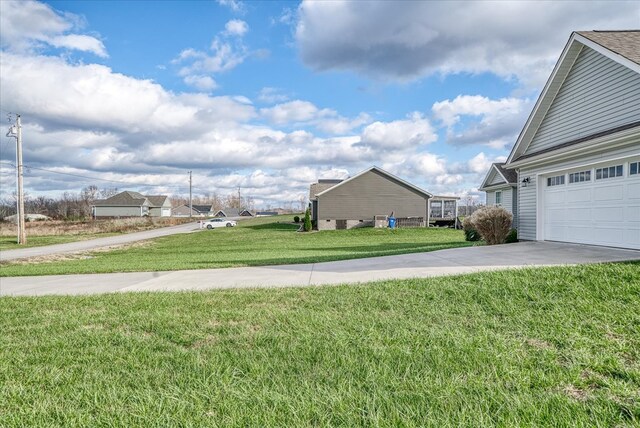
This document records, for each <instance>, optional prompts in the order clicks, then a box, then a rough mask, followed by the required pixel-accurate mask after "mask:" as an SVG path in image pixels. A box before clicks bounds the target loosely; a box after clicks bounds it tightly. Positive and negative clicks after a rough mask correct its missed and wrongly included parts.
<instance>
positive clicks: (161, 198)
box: [147, 195, 169, 207]
mask: <svg viewBox="0 0 640 428" xmlns="http://www.w3.org/2000/svg"><path fill="white" fill-rule="evenodd" d="M147 199H148V200H149V206H150V207H161V206H163V205H164V203H165V202H166V201H167V199H169V197H168V196H165V195H150V196H147Z"/></svg>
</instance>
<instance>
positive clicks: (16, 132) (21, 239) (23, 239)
mask: <svg viewBox="0 0 640 428" xmlns="http://www.w3.org/2000/svg"><path fill="white" fill-rule="evenodd" d="M7 137H13V138H15V139H16V163H17V165H16V167H17V171H16V172H17V174H18V201H17V207H16V214H17V216H18V244H19V245H24V244H26V243H27V232H26V230H25V225H24V217H25V213H24V190H23V189H22V174H23V169H24V168H23V165H22V124H21V123H20V115H19V114H18V115H16V124H15V125H13V126H11V128H9V132H7Z"/></svg>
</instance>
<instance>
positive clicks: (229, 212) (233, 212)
mask: <svg viewBox="0 0 640 428" xmlns="http://www.w3.org/2000/svg"><path fill="white" fill-rule="evenodd" d="M220 213H222V215H224V216H225V217H239V216H240V210H239V209H238V208H223V209H221V210H218V211H216V214H215V216H216V217H218V215H219V214H220Z"/></svg>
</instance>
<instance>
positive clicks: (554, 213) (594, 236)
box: [540, 162, 640, 249]
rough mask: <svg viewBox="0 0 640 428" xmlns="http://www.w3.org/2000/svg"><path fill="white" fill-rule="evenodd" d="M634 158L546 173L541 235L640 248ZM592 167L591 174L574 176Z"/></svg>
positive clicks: (639, 185)
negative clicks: (631, 167) (632, 160)
mask: <svg viewBox="0 0 640 428" xmlns="http://www.w3.org/2000/svg"><path fill="white" fill-rule="evenodd" d="M631 163H633V162H624V163H621V162H620V163H617V164H611V165H605V166H598V167H597V168H591V169H583V170H581V171H568V172H566V173H557V174H552V175H550V176H546V177H544V178H543V180H542V182H541V183H540V184H541V187H542V191H543V192H544V193H543V197H542V199H543V201H542V202H543V204H542V205H543V206H542V210H543V223H544V236H543V237H542V238H543V239H544V240H547V241H561V242H573V243H581V244H593V245H604V246H610V247H621V248H633V249H640V174H634V175H631V169H630V165H631ZM619 165H622V174H621V175H620V174H617V173H619V168H618V171H616V167H618V166H619ZM611 167H613V168H614V169H612V170H611V171H610V168H611ZM604 169H606V170H607V171H606V173H605V172H603V171H604ZM587 171H588V174H586V175H587V176H586V177H585V174H583V175H581V176H580V175H575V173H580V172H583V173H586V172H587ZM610 172H611V173H612V176H610V175H609V173H610ZM570 174H572V175H570ZM604 175H606V176H607V177H606V178H604ZM596 177H597V178H596ZM586 178H588V180H587V179H586Z"/></svg>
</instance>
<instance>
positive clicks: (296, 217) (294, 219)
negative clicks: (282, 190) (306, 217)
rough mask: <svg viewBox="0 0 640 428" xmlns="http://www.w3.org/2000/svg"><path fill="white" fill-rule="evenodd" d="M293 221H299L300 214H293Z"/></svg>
mask: <svg viewBox="0 0 640 428" xmlns="http://www.w3.org/2000/svg"><path fill="white" fill-rule="evenodd" d="M293 222H294V223H300V216H298V215H297V216H294V217H293Z"/></svg>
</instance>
